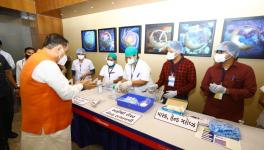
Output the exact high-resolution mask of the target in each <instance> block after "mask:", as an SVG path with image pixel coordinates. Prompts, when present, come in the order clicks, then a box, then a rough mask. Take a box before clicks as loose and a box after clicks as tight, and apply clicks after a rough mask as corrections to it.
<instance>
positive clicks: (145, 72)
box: [123, 59, 152, 95]
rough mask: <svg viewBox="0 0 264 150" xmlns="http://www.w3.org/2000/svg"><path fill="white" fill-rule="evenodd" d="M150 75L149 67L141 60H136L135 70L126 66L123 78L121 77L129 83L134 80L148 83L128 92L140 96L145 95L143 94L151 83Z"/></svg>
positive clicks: (130, 66)
mask: <svg viewBox="0 0 264 150" xmlns="http://www.w3.org/2000/svg"><path fill="white" fill-rule="evenodd" d="M150 73H151V69H150V67H149V65H148V64H147V63H146V62H145V61H143V60H141V59H139V60H138V62H137V64H136V67H135V68H134V67H133V66H132V65H128V64H126V66H125V71H124V76H123V78H124V79H126V80H130V81H135V80H144V81H148V83H147V84H145V85H143V86H140V87H134V88H132V90H130V92H135V93H137V94H140V95H145V94H144V93H145V92H146V90H147V88H148V86H149V85H150V84H151V83H152V80H151V77H150Z"/></svg>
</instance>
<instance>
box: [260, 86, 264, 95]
mask: <svg viewBox="0 0 264 150" xmlns="http://www.w3.org/2000/svg"><path fill="white" fill-rule="evenodd" d="M260 91H261V92H262V93H264V85H263V86H262V87H261V88H260Z"/></svg>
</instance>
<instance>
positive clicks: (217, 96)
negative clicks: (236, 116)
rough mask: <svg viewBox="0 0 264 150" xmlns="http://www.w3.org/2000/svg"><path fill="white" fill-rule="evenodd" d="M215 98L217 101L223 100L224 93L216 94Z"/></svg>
mask: <svg viewBox="0 0 264 150" xmlns="http://www.w3.org/2000/svg"><path fill="white" fill-rule="evenodd" d="M214 98H215V99H217V100H222V98H223V93H215V95H214Z"/></svg>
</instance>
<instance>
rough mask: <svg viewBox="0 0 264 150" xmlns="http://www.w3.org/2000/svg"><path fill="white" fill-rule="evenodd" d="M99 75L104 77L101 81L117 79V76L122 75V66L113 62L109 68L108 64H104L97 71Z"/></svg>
mask: <svg viewBox="0 0 264 150" xmlns="http://www.w3.org/2000/svg"><path fill="white" fill-rule="evenodd" d="M99 75H100V76H103V77H104V80H103V82H106V81H109V80H110V81H114V80H116V79H118V78H119V77H122V76H123V75H124V72H123V68H122V67H121V66H120V65H118V64H115V66H114V67H113V68H109V66H108V65H104V66H103V67H102V69H101V71H100V73H99Z"/></svg>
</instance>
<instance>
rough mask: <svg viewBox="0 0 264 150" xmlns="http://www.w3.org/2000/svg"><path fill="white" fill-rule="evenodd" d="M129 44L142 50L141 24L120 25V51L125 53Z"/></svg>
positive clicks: (139, 50)
mask: <svg viewBox="0 0 264 150" xmlns="http://www.w3.org/2000/svg"><path fill="white" fill-rule="evenodd" d="M129 46H133V47H136V48H137V49H138V53H140V52H141V26H127V27H119V53H124V52H125V49H126V48H127V47H129Z"/></svg>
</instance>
